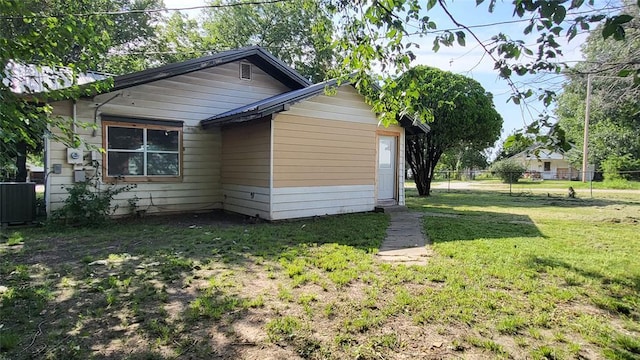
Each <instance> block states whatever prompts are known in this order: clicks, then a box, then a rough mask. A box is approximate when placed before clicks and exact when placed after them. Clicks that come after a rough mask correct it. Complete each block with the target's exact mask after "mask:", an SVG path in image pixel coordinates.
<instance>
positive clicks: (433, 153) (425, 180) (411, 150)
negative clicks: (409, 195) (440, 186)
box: [406, 134, 442, 196]
mask: <svg viewBox="0 0 640 360" xmlns="http://www.w3.org/2000/svg"><path fill="white" fill-rule="evenodd" d="M406 141H407V150H406V158H407V162H408V163H409V166H410V167H411V172H412V173H413V179H414V181H415V183H416V189H417V190H418V195H420V196H429V195H430V194H431V180H432V179H433V175H434V170H435V168H436V165H437V164H438V160H440V156H441V155H442V150H440V149H439V148H438V147H437V146H436V145H435V143H434V139H433V136H431V134H420V135H411V136H408V137H407V140H406Z"/></svg>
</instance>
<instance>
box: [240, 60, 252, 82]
mask: <svg viewBox="0 0 640 360" xmlns="http://www.w3.org/2000/svg"><path fill="white" fill-rule="evenodd" d="M240 79H242V80H251V64H247V63H240Z"/></svg>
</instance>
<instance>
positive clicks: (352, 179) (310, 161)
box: [273, 113, 376, 188]
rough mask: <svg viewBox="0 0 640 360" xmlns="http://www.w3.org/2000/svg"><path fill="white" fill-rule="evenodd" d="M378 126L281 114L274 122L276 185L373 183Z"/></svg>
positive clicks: (302, 185)
mask: <svg viewBox="0 0 640 360" xmlns="http://www.w3.org/2000/svg"><path fill="white" fill-rule="evenodd" d="M375 131H376V125H374V124H364V123H352V122H345V121H336V120H327V119H319V118H310V117H304V116H294V115H290V114H288V113H283V114H279V115H278V116H277V117H276V118H275V121H274V140H273V186H274V188H281V187H309V186H335V185H371V184H373V183H374V181H375V152H376V148H375V146H376V144H375V141H376V138H375Z"/></svg>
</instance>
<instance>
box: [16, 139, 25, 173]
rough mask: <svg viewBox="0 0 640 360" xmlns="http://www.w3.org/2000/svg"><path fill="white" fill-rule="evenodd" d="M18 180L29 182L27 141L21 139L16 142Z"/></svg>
mask: <svg viewBox="0 0 640 360" xmlns="http://www.w3.org/2000/svg"><path fill="white" fill-rule="evenodd" d="M16 153H17V156H16V167H17V168H18V171H17V172H16V182H27V143H26V142H24V141H20V142H19V143H17V144H16Z"/></svg>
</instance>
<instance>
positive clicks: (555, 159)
mask: <svg viewBox="0 0 640 360" xmlns="http://www.w3.org/2000/svg"><path fill="white" fill-rule="evenodd" d="M509 159H511V160H514V161H516V162H518V163H520V164H522V165H524V166H525V168H526V172H525V175H526V176H527V177H530V178H533V179H541V180H579V179H582V177H581V174H580V173H581V171H580V170H578V169H576V168H574V167H573V166H572V165H571V164H570V163H569V160H568V159H567V158H566V156H565V154H564V153H563V152H562V151H551V150H547V149H541V148H540V146H536V145H533V146H530V147H529V148H527V149H526V150H524V151H522V152H520V153H518V154H516V155H513V156H512V157H510V158H509ZM592 169H593V167H590V168H589V170H592ZM592 173H593V172H592V171H590V174H591V175H588V176H589V177H590V176H593V175H592Z"/></svg>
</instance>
